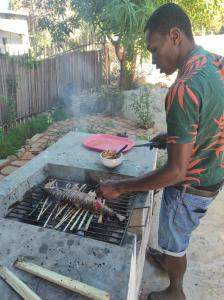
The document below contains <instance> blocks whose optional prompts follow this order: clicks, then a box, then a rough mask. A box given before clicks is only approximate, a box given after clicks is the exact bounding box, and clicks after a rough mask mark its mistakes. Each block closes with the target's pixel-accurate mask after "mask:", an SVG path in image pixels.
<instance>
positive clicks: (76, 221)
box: [70, 209, 85, 231]
mask: <svg viewBox="0 0 224 300" xmlns="http://www.w3.org/2000/svg"><path fill="white" fill-rule="evenodd" d="M84 211H85V210H84V209H83V210H81V211H80V214H79V216H78V218H77V219H76V220H75V222H74V223H73V225H72V227H71V228H70V230H71V231H72V230H73V229H74V228H75V226H76V224H77V223H78V221H79V219H80V218H81V216H82V214H83V213H84Z"/></svg>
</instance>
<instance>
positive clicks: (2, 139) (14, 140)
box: [0, 116, 50, 159]
mask: <svg viewBox="0 0 224 300" xmlns="http://www.w3.org/2000/svg"><path fill="white" fill-rule="evenodd" d="M49 125H50V122H49V119H48V117H47V116H39V117H36V118H32V119H30V120H27V121H26V123H24V124H19V125H17V126H15V127H13V128H11V129H9V130H8V132H7V133H6V132H4V131H3V130H2V129H1V130H0V158H1V159H2V158H6V157H7V156H8V155H13V154H15V153H16V151H17V150H18V149H19V148H20V147H21V146H23V145H24V143H25V141H26V139H28V138H31V137H32V136H33V135H35V134H36V133H40V132H43V131H44V130H46V129H47V128H48V126H49Z"/></svg>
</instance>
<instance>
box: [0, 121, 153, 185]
mask: <svg viewBox="0 0 224 300" xmlns="http://www.w3.org/2000/svg"><path fill="white" fill-rule="evenodd" d="M71 130H73V131H85V132H90V133H110V134H115V135H116V134H118V133H127V135H128V136H129V137H131V138H134V139H136V138H138V137H141V136H148V135H149V134H152V130H145V129H141V128H139V127H138V125H137V124H136V123H134V122H133V121H130V120H127V119H124V118H121V117H109V116H103V115H96V116H88V117H85V118H81V119H69V120H65V121H60V122H56V123H54V124H52V125H51V126H50V127H49V128H48V129H47V130H46V131H45V132H44V133H40V134H39V133H38V134H36V135H34V136H33V137H32V138H31V139H29V140H27V141H26V144H25V145H24V146H23V147H22V148H21V149H20V150H18V152H17V155H16V156H9V157H8V158H7V159H5V160H1V162H0V180H1V179H3V178H4V177H6V176H8V175H9V174H11V173H12V172H14V171H15V170H17V169H18V168H20V167H21V166H23V165H24V164H25V163H27V162H28V161H29V160H31V159H32V158H33V157H34V156H36V155H38V154H39V153H40V152H41V151H43V150H45V149H46V148H47V147H49V146H50V145H52V144H53V143H55V142H56V141H57V140H58V139H59V138H61V137H62V136H63V135H65V134H66V133H68V132H69V131H71Z"/></svg>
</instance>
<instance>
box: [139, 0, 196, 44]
mask: <svg viewBox="0 0 224 300" xmlns="http://www.w3.org/2000/svg"><path fill="white" fill-rule="evenodd" d="M172 27H178V28H179V29H180V30H181V31H182V32H184V33H185V35H186V36H187V37H188V38H189V39H190V40H193V39H194V38H193V33H192V27H191V21H190V19H189V17H188V15H187V14H186V12H185V11H184V10H183V9H182V8H181V7H180V6H179V5H177V4H175V3H167V4H164V5H161V6H160V7H159V8H158V9H156V10H155V11H154V12H153V14H152V15H151V16H150V18H149V19H148V21H147V23H146V25H145V28H144V32H146V31H147V30H149V32H150V33H154V32H158V33H161V34H166V33H168V32H169V31H170V29H171V28H172Z"/></svg>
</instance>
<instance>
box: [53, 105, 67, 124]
mask: <svg viewBox="0 0 224 300" xmlns="http://www.w3.org/2000/svg"><path fill="white" fill-rule="evenodd" d="M51 117H52V119H53V121H54V122H58V121H64V120H66V119H68V117H69V115H68V113H67V112H66V111H65V110H64V109H63V108H57V109H56V110H54V111H53V113H52V114H51Z"/></svg>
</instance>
